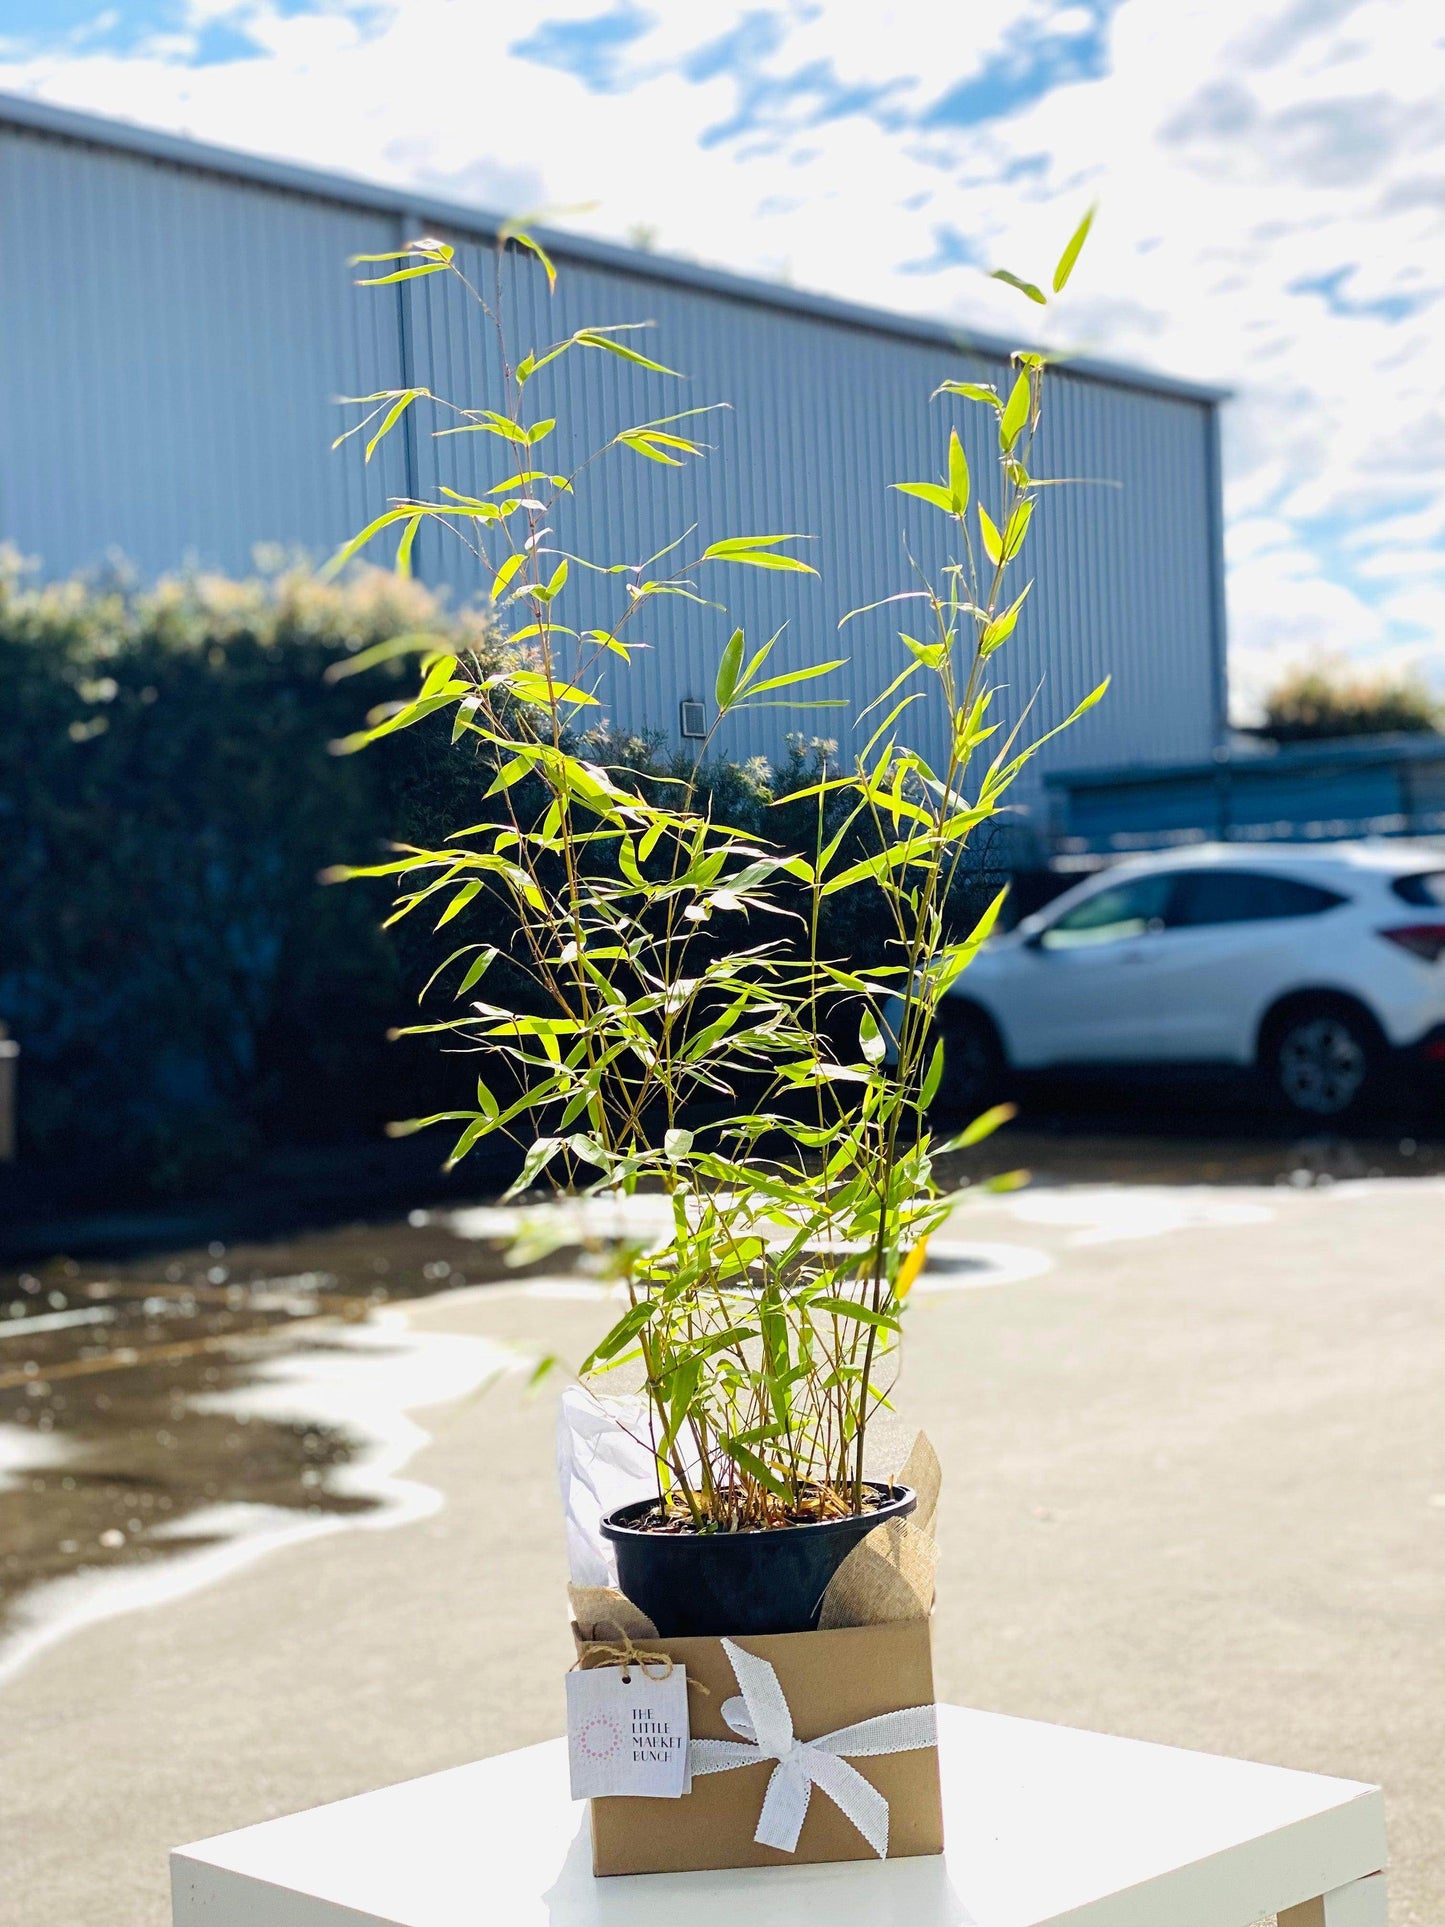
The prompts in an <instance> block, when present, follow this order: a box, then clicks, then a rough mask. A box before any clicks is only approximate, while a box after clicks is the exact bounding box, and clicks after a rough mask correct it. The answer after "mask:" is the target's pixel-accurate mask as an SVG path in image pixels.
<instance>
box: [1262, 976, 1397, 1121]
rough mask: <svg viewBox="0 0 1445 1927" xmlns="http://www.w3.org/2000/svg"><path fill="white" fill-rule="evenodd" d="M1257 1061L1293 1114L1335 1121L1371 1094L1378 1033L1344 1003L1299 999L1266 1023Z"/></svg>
mask: <svg viewBox="0 0 1445 1927" xmlns="http://www.w3.org/2000/svg"><path fill="white" fill-rule="evenodd" d="M1262 1060H1263V1068H1264V1070H1265V1074H1266V1075H1267V1077H1268V1078H1269V1081H1270V1084H1271V1086H1272V1087H1273V1090H1274V1094H1275V1095H1276V1096H1277V1097H1278V1098H1279V1099H1280V1101H1281V1102H1282V1103H1283V1104H1284V1106H1285V1108H1286V1109H1287V1110H1289V1111H1290V1112H1291V1113H1292V1114H1293V1115H1294V1116H1295V1117H1299V1118H1310V1119H1313V1120H1315V1121H1320V1120H1322V1119H1326V1118H1328V1119H1332V1120H1336V1121H1339V1120H1343V1119H1345V1118H1349V1117H1354V1116H1357V1115H1358V1114H1359V1113H1360V1112H1361V1111H1362V1110H1363V1109H1364V1108H1365V1105H1366V1104H1367V1102H1368V1101H1369V1099H1370V1098H1372V1097H1373V1096H1374V1095H1375V1087H1376V1085H1377V1084H1378V1082H1379V1076H1380V1060H1381V1051H1380V1040H1379V1034H1378V1032H1377V1031H1376V1029H1375V1027H1374V1025H1373V1023H1372V1022H1371V1021H1370V1019H1369V1018H1368V1017H1367V1016H1366V1015H1365V1014H1364V1012H1363V1011H1359V1010H1356V1009H1354V1008H1353V1007H1352V1006H1351V1005H1349V1004H1345V1003H1339V1004H1333V1003H1324V1002H1320V1003H1312V1004H1301V1005H1297V1006H1295V1007H1294V1008H1293V1009H1291V1010H1289V1011H1287V1012H1286V1013H1285V1014H1284V1015H1283V1016H1282V1017H1280V1018H1279V1019H1277V1020H1276V1022H1275V1023H1274V1024H1273V1025H1271V1027H1270V1031H1269V1035H1268V1037H1267V1039H1266V1042H1265V1046H1264V1050H1263V1052H1262Z"/></svg>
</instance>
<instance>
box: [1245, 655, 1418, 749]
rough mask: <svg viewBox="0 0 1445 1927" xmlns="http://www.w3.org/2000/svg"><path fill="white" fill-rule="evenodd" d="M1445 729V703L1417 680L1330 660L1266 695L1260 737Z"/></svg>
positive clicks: (1308, 738)
mask: <svg viewBox="0 0 1445 1927" xmlns="http://www.w3.org/2000/svg"><path fill="white" fill-rule="evenodd" d="M1442 728H1445V703H1442V702H1441V700H1440V698H1439V697H1438V696H1436V695H1435V694H1434V693H1433V692H1432V691H1431V690H1429V689H1428V688H1426V686H1425V684H1424V683H1423V682H1421V681H1420V680H1419V678H1418V677H1415V676H1408V675H1390V674H1388V673H1387V674H1379V673H1376V672H1371V671H1370V670H1368V669H1360V668H1356V667H1354V666H1353V665H1351V664H1350V663H1348V662H1346V661H1344V660H1343V659H1341V658H1337V657H1325V658H1324V659H1322V660H1321V661H1318V662H1314V663H1311V664H1309V665H1308V666H1307V667H1305V668H1301V669H1294V670H1291V671H1290V672H1289V673H1288V674H1287V675H1285V676H1282V677H1281V678H1280V680H1279V681H1278V682H1277V683H1276V684H1275V686H1274V688H1273V689H1272V690H1271V691H1270V692H1269V694H1268V696H1266V697H1265V702H1264V721H1263V723H1262V724H1261V725H1260V728H1259V732H1258V733H1259V734H1260V735H1261V736H1267V737H1270V738H1272V739H1273V740H1274V741H1275V742H1277V743H1308V742H1319V741H1322V740H1326V739H1328V738H1331V737H1338V736H1385V735H1390V734H1392V733H1394V732H1407V733H1410V734H1419V733H1421V732H1427V731H1430V730H1438V729H1442Z"/></svg>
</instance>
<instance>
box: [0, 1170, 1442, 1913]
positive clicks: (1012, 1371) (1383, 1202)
mask: <svg viewBox="0 0 1445 1927" xmlns="http://www.w3.org/2000/svg"><path fill="white" fill-rule="evenodd" d="M1442 1225H1445V1185H1442V1184H1441V1183H1440V1182H1438V1181H1435V1180H1424V1181H1420V1182H1417V1183H1411V1182H1408V1181H1398V1182H1386V1183H1380V1184H1363V1185H1337V1186H1335V1187H1333V1189H1330V1190H1320V1191H1310V1192H1302V1193H1294V1192H1289V1191H1281V1190H1265V1189H1259V1190H1243V1189H1240V1190H1214V1191H1199V1192H1187V1191H1179V1190H1165V1189H1162V1188H1161V1189H1159V1190H1155V1191H1150V1192H1140V1193H1127V1192H1125V1193H1120V1192H1114V1191H1111V1190H1109V1189H1108V1188H1107V1187H1081V1188H1077V1189H1069V1190H1058V1191H1050V1192H1039V1193H1035V1194H1028V1193H1024V1194H1020V1195H1019V1196H1018V1197H1016V1198H997V1199H988V1200H983V1201H981V1202H980V1203H979V1204H978V1205H977V1206H975V1207H973V1208H971V1209H970V1210H968V1211H966V1212H965V1213H963V1214H962V1215H961V1217H960V1218H959V1219H958V1220H957V1221H956V1224H955V1227H954V1231H955V1234H956V1235H957V1236H958V1237H959V1238H962V1239H967V1240H975V1239H976V1240H981V1241H985V1242H987V1243H991V1244H994V1245H1001V1246H1007V1247H1013V1248H1017V1249H1020V1250H1021V1251H1023V1252H1024V1253H1026V1254H1027V1253H1032V1254H1035V1255H1034V1258H1033V1259H1032V1260H1031V1261H1030V1262H1029V1263H1025V1264H1020V1265H1018V1266H1016V1267H1015V1277H1016V1281H1015V1282H1012V1283H1003V1284H997V1285H991V1286H985V1287H983V1288H973V1285H972V1283H971V1280H972V1279H973V1278H974V1276H975V1275H976V1274H974V1273H973V1272H971V1271H970V1270H969V1269H968V1268H967V1267H966V1266H965V1267H963V1268H962V1269H958V1270H956V1271H954V1272H952V1273H948V1272H942V1273H939V1274H936V1275H935V1277H934V1279H933V1282H934V1283H935V1284H936V1285H938V1286H940V1287H947V1288H944V1289H937V1290H933V1291H930V1292H927V1293H925V1294H923V1295H920V1297H919V1298H918V1299H917V1301H916V1304H915V1307H914V1309H913V1310H912V1312H911V1314H910V1326H911V1328H910V1332H909V1340H908V1343H909V1352H908V1364H907V1368H906V1373H905V1379H904V1383H903V1386H902V1388H901V1392H900V1403H901V1407H902V1410H903V1412H904V1413H905V1414H906V1417H907V1418H908V1420H910V1421H912V1422H916V1423H919V1424H922V1425H924V1426H925V1427H926V1429H927V1430H928V1431H929V1433H930V1434H931V1436H932V1438H933V1440H934V1442H935V1444H936V1445H937V1447H938V1450H939V1453H940V1456H941V1457H942V1460H943V1463H944V1470H945V1487H944V1497H943V1506H942V1513H941V1524H940V1536H941V1541H942V1564H941V1569H940V1577H939V1588H940V1591H939V1603H938V1611H937V1624H936V1665H937V1674H938V1687H939V1692H940V1695H941V1696H942V1697H944V1698H947V1699H956V1700H961V1701H966V1702H970V1703H972V1704H976V1705H981V1706H986V1707H991V1708H996V1709H999V1710H1002V1711H1007V1712H1013V1713H1021V1714H1027V1715H1031V1716H1033V1717H1037V1718H1043V1719H1053V1720H1060V1721H1064V1722H1067V1723H1069V1724H1071V1725H1078V1726H1090V1727H1099V1728H1104V1729H1108V1730H1111V1731H1115V1732H1120V1733H1126V1734H1133V1735H1137V1736H1139V1737H1142V1738H1148V1739H1154V1740H1162V1741H1167V1742H1171V1743H1174V1744H1178V1745H1182V1746H1190V1747H1200V1748H1204V1749H1207V1750H1210V1751H1215V1752H1221V1753H1230V1754H1239V1755H1243V1756H1248V1757H1254V1758H1258V1759H1263V1760H1270V1761H1276V1762H1279V1763H1281V1764H1286V1765H1290V1766H1297V1767H1305V1768H1313V1769H1316V1770H1319V1771H1322V1772H1328V1773H1336V1774H1342V1775H1345V1776H1348V1777H1354V1778H1359V1779H1366V1780H1376V1781H1380V1782H1382V1783H1383V1785H1384V1787H1385V1790H1386V1798H1387V1813H1388V1818H1389V1826H1390V1836H1391V1852H1392V1873H1391V1882H1392V1910H1391V1919H1392V1923H1394V1927H1440V1923H1441V1922H1442V1921H1445V1838H1442V1831H1445V1745H1442V1740H1445V1315H1442V1313H1445V1237H1442ZM1030 1270H1032V1271H1033V1273H1034V1275H1032V1276H1029V1275H1026V1274H1027V1273H1028V1272H1029V1271H1030ZM977 1275H982V1276H987V1275H991V1274H987V1273H985V1274H977ZM409 1315H410V1317H411V1318H412V1320H413V1321H414V1322H415V1324H416V1325H417V1326H418V1327H419V1328H421V1329H425V1330H431V1331H438V1332H446V1331H455V1332H464V1333H470V1334H480V1335H484V1336H486V1337H489V1338H493V1339H496V1340H500V1341H502V1342H504V1343H508V1344H511V1345H514V1346H516V1347H518V1348H519V1349H521V1350H525V1351H542V1350H550V1351H557V1352H560V1353H562V1354H564V1355H569V1356H576V1355H578V1354H580V1352H581V1351H583V1350H584V1349H585V1347H586V1344H587V1342H588V1340H589V1338H590V1337H591V1336H593V1335H595V1333H596V1331H597V1330H598V1329H599V1327H600V1325H601V1321H602V1318H603V1316H604V1315H605V1314H604V1310H603V1308H602V1307H600V1306H598V1305H596V1304H592V1303H589V1302H587V1301H586V1300H585V1299H579V1298H577V1297H575V1296H555V1295H550V1294H549V1293H548V1292H547V1291H546V1290H545V1289H538V1288H536V1287H529V1286H520V1287H519V1286H507V1287H503V1288H502V1289H500V1290H498V1291H495V1292H488V1291H486V1290H481V1291H473V1292H468V1293H464V1294H459V1295H452V1296H450V1297H441V1298H437V1299H433V1300H428V1301H425V1302H423V1303H421V1304H419V1305H416V1306H414V1307H412V1308H411V1309H410V1313H409ZM422 1422H423V1424H424V1425H426V1426H427V1428H428V1430H429V1431H430V1432H431V1433H432V1443H431V1444H430V1445H429V1446H427V1447H426V1448H425V1449H424V1450H423V1451H422V1452H421V1453H419V1455H418V1456H417V1457H416V1458H415V1459H414V1460H413V1461H412V1463H411V1465H410V1466H409V1468H408V1476H409V1477H411V1478H415V1479H420V1480H423V1481H425V1482H426V1483H427V1484H429V1485H432V1486H434V1487H436V1488H437V1489H438V1490H439V1491H440V1492H441V1493H443V1494H444V1495H445V1501H446V1502H445V1504H444V1505H443V1506H442V1508H441V1509H440V1510H439V1511H437V1512H436V1513H435V1514H434V1515H433V1516H432V1517H430V1518H427V1519H424V1520H420V1521H417V1522H415V1523H412V1524H409V1525H405V1526H402V1527H399V1528H397V1529H395V1530H388V1531H366V1530H349V1531H345V1532H340V1533H336V1534H334V1535H333V1536H330V1537H326V1538H320V1539H317V1540H315V1541H312V1542H310V1543H307V1544H302V1545H297V1546H292V1547H289V1548H287V1549H284V1550H281V1551H278V1552H276V1553H274V1554H272V1555H271V1556H269V1557H268V1558H266V1559H264V1560H263V1561H261V1562H260V1563H258V1564H255V1565H253V1566H251V1567H249V1568H248V1569H246V1570H243V1571H240V1572H237V1573H234V1574H232V1575H231V1576H229V1577H227V1578H225V1579H223V1580H221V1581H220V1582H218V1583H217V1584H215V1585H213V1586H211V1587H209V1588H208V1589H206V1590H204V1591H202V1592H199V1593H197V1594H194V1595H193V1596H190V1597H187V1598H183V1599H179V1600H176V1601H173V1602H171V1603H169V1604H167V1605H164V1606H160V1607H156V1608H154V1609H151V1610H149V1611H144V1612H138V1613H133V1614H130V1615H128V1616H126V1617H123V1618H119V1619H114V1620H111V1621H109V1622H107V1623H104V1624H100V1625H96V1626H93V1627H90V1628H87V1629H85V1630H82V1631H80V1632H77V1633H75V1634H74V1635H73V1636H71V1637H70V1638H68V1639H67V1640H66V1641H65V1642H64V1643H63V1644H61V1645H59V1646H57V1647H55V1648H53V1649H51V1650H50V1651H49V1652H46V1653H43V1654H41V1655H40V1656H39V1657H37V1658H36V1659H35V1660H34V1661H33V1662H32V1663H31V1664H30V1665H29V1666H28V1667H27V1668H26V1669H25V1670H24V1671H22V1672H21V1673H20V1674H19V1675H18V1676H17V1677H16V1678H14V1679H13V1680H11V1681H10V1682H9V1683H8V1684H7V1685H6V1686H5V1687H4V1688H3V1689H0V1789H3V1793H0V1919H3V1921H4V1922H5V1923H6V1927H163V1924H164V1923H165V1922H167V1921H168V1919H169V1911H168V1902H167V1898H166V1860H165V1856H166V1851H167V1849H168V1848H169V1847H170V1846H172V1845H173V1844H176V1843H178V1842H182V1841H185V1840H191V1839H195V1838H199V1837H201V1836H204V1835H207V1834H210V1833H215V1832H220V1831H223V1830H225V1829H228V1828H231V1827H235V1826H240V1825H244V1824H247V1823H249V1822H251V1821H254V1820H258V1819H261V1818H264V1817H266V1816H268V1815H271V1814H277V1813H282V1812H286V1811H289V1810H292V1809H296V1808H300V1807H305V1806H309V1805H313V1804H315V1803H317V1802H320V1801H323V1800H330V1799H335V1798H338V1797H340V1796H342V1795H345V1794H348V1793H353V1792H357V1791H360V1790H362V1789H364V1788H367V1787H370V1786H374V1785H378V1784H382V1783H384V1782H387V1781H390V1780H396V1779H401V1778H405V1777H408V1776H410V1775H413V1774H417V1773H424V1772H427V1771H430V1770H433V1769H435V1768H439V1767H443V1766H448V1765H452V1764H455V1763H457V1762H459V1761H463V1760H466V1759H469V1758H474V1757H476V1756H478V1755H480V1754H485V1753H491V1752H496V1751H500V1750H502V1749H504V1748H508V1747H513V1746H518V1745H523V1744H526V1743H528V1742H530V1741H533V1740H537V1739H541V1738H544V1737H546V1736H548V1735H550V1734H553V1733H556V1732H558V1731H560V1730H561V1724H562V1710H561V1709H562V1692H561V1676H562V1673H563V1671H564V1669H565V1667H566V1666H567V1665H568V1664H569V1662H570V1642H569V1639H568V1636H567V1631H566V1624H565V1614H564V1610H563V1600H562V1585H563V1581H564V1577H565V1574H564V1570H563V1547H562V1531H561V1523H560V1519H559V1516H558V1510H557V1503H556V1498H555V1491H554V1484H553V1471H552V1423H553V1410H552V1400H551V1398H550V1397H539V1398H535V1399H529V1398H527V1397H526V1396H525V1394H524V1393H523V1391H522V1389H521V1387H520V1384H519V1382H518V1381H516V1380H510V1381H505V1382H503V1383H502V1384H500V1385H498V1386H496V1387H494V1388H493V1389H492V1390H491V1391H490V1392H488V1393H487V1394H485V1395H484V1396H482V1397H480V1398H475V1399H471V1400H468V1401H465V1402H461V1403H457V1404H453V1405H451V1406H448V1407H439V1408H437V1409H436V1410H434V1411H432V1412H431V1413H430V1414H424V1415H423V1417H422ZM1161 1927H1162V1924H1161Z"/></svg>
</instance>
